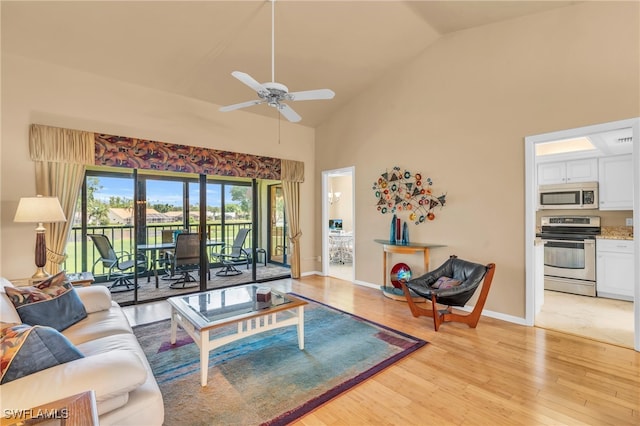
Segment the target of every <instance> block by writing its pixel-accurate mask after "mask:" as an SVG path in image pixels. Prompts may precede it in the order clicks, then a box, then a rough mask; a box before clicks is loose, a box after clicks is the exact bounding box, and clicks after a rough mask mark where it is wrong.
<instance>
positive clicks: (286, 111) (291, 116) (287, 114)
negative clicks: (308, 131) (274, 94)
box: [278, 104, 302, 123]
mask: <svg viewBox="0 0 640 426" xmlns="http://www.w3.org/2000/svg"><path fill="white" fill-rule="evenodd" d="M278 111H280V114H282V115H283V116H284V118H286V119H287V120H289V121H291V122H292V123H297V122H298V121H300V120H302V117H300V116H299V115H298V113H297V112H295V111H294V110H293V109H291V107H290V106H289V105H287V104H278Z"/></svg>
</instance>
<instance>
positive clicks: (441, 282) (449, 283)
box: [431, 277, 462, 289]
mask: <svg viewBox="0 0 640 426" xmlns="http://www.w3.org/2000/svg"><path fill="white" fill-rule="evenodd" d="M461 283H462V282H461V281H460V280H454V279H453V278H449V277H440V278H438V280H437V281H436V282H435V283H433V285H432V286H431V288H439V289H445V288H452V287H456V286H459V285H460V284H461Z"/></svg>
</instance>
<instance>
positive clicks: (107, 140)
mask: <svg viewBox="0 0 640 426" xmlns="http://www.w3.org/2000/svg"><path fill="white" fill-rule="evenodd" d="M29 148H30V153H31V159H32V160H33V161H49V162H63V163H78V164H85V165H94V164H95V165H97V166H110V167H123V168H129V169H146V170H163V171H174V172H185V173H197V174H204V175H214V176H233V177H246V178H255V179H271V180H289V179H291V180H292V181H296V182H303V181H304V163H303V162H301V161H294V160H281V159H279V158H273V157H264V156H259V155H252V154H242V153H237V152H230V151H220V150H217V149H210V148H200V147H194V146H188V145H177V144H172V143H167V142H157V141H151V140H147V139H137V138H130V137H126V136H114V135H106V134H99V133H91V132H85V131H80V130H73V129H64V128H60V127H52V126H46V125H41V124H32V125H31V126H30V138H29ZM283 162H286V163H287V166H288V167H286V169H287V170H286V172H287V173H286V175H287V176H284V175H283V174H282V169H283V167H282V163H283Z"/></svg>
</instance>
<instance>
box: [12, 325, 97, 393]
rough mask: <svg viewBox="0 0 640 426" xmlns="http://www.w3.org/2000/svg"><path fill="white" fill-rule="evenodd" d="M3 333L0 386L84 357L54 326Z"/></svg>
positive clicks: (21, 327)
mask: <svg viewBox="0 0 640 426" xmlns="http://www.w3.org/2000/svg"><path fill="white" fill-rule="evenodd" d="M0 333H1V334H0V384H5V383H8V382H10V381H12V380H16V379H19V378H20V377H24V376H27V375H29V374H33V373H36V372H38V371H40V370H44V369H46V368H50V367H54V366H56V365H59V364H64V363H65V362H69V361H74V360H76V359H80V358H83V357H84V356H83V355H82V353H80V351H79V350H78V349H77V348H76V347H75V346H73V344H72V343H71V342H70V341H69V339H67V338H66V337H64V336H63V335H62V334H60V332H58V331H56V330H54V329H53V328H51V327H42V326H35V327H32V326H30V325H27V324H17V325H13V326H10V327H6V328H3V329H2V331H1V332H0Z"/></svg>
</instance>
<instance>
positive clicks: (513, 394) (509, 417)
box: [127, 276, 640, 426]
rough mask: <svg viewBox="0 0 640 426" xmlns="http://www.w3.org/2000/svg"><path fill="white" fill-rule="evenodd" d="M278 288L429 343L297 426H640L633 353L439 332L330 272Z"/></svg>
mask: <svg viewBox="0 0 640 426" xmlns="http://www.w3.org/2000/svg"><path fill="white" fill-rule="evenodd" d="M270 284H272V285H273V286H274V288H278V289H280V290H285V291H293V292H295V293H299V294H302V295H305V296H307V297H310V298H312V299H315V300H317V301H320V302H323V303H326V304H329V305H331V306H335V307H337V308H339V309H342V310H344V311H347V312H351V313H353V314H356V315H359V316H362V317H364V318H367V319H370V320H372V321H375V322H378V323H381V324H385V325H387V326H389V327H392V328H395V329H398V330H401V331H404V332H406V333H409V334H411V335H414V336H417V337H420V338H422V339H425V340H427V341H428V342H429V344H428V345H427V346H425V347H423V348H421V349H420V350H418V351H416V352H414V353H413V354H411V355H409V356H408V357H407V358H405V359H403V360H401V361H400V362H398V363H396V364H394V365H392V366H391V367H389V368H387V369H385V370H384V371H382V372H380V373H379V374H377V375H376V376H374V377H373V378H371V379H369V380H367V381H365V382H364V383H362V384H360V385H358V386H356V387H355V388H353V389H351V390H350V391H348V392H346V393H344V394H342V395H341V396H339V397H337V398H335V399H333V400H332V401H330V402H328V403H327V404H325V405H323V406H322V407H320V408H318V409H317V410H315V411H313V412H312V413H309V414H308V415H306V416H305V417H303V418H301V419H299V420H298V421H297V422H295V423H294V424H295V425H309V426H323V425H363V424H375V425H430V424H447V425H448V424H473V425H488V424H491V425H563V424H565V425H576V424H589V425H606V424H612V425H614V424H615V425H638V424H640V353H638V352H635V351H633V350H632V349H627V348H623V347H619V346H615V345H609V344H606V343H600V342H596V341H594V340H590V339H584V338H580V337H576V336H572V335H568V334H563V333H560V332H555V331H550V330H545V329H541V328H535V327H524V326H520V325H516V324H512V323H508V322H504V321H500V320H497V319H493V318H487V317H482V318H481V320H480V323H479V324H478V327H477V328H476V329H472V328H469V327H467V326H466V325H464V324H459V323H445V324H443V325H442V326H441V328H440V331H438V332H437V333H436V332H435V331H434V330H433V322H432V320H431V319H430V318H425V317H420V318H414V317H412V316H411V313H410V312H409V308H408V307H407V305H406V303H404V302H399V301H395V300H391V299H388V298H386V297H382V296H381V294H380V292H379V291H378V290H375V289H371V288H367V287H362V286H358V285H355V284H352V283H350V282H347V281H342V280H340V279H334V278H329V277H320V276H309V277H304V278H301V279H299V280H289V279H288V280H281V281H276V282H273V283H270ZM144 309H146V310H147V312H146V315H145V314H144V313H143V310H144ZM136 310H140V313H139V314H137V313H136V312H135V311H136ZM127 311H128V315H129V317H130V318H132V319H133V322H136V321H140V320H142V318H145V321H146V319H147V318H149V312H148V311H149V307H147V308H144V305H141V306H137V307H127ZM158 312H161V314H160V315H161V316H164V315H166V314H167V312H168V310H167V309H166V308H164V307H162V305H160V309H159V310H158ZM137 315H139V316H138V318H137V319H136V316H137ZM156 319H159V318H156ZM327 332H331V330H327Z"/></svg>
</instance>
